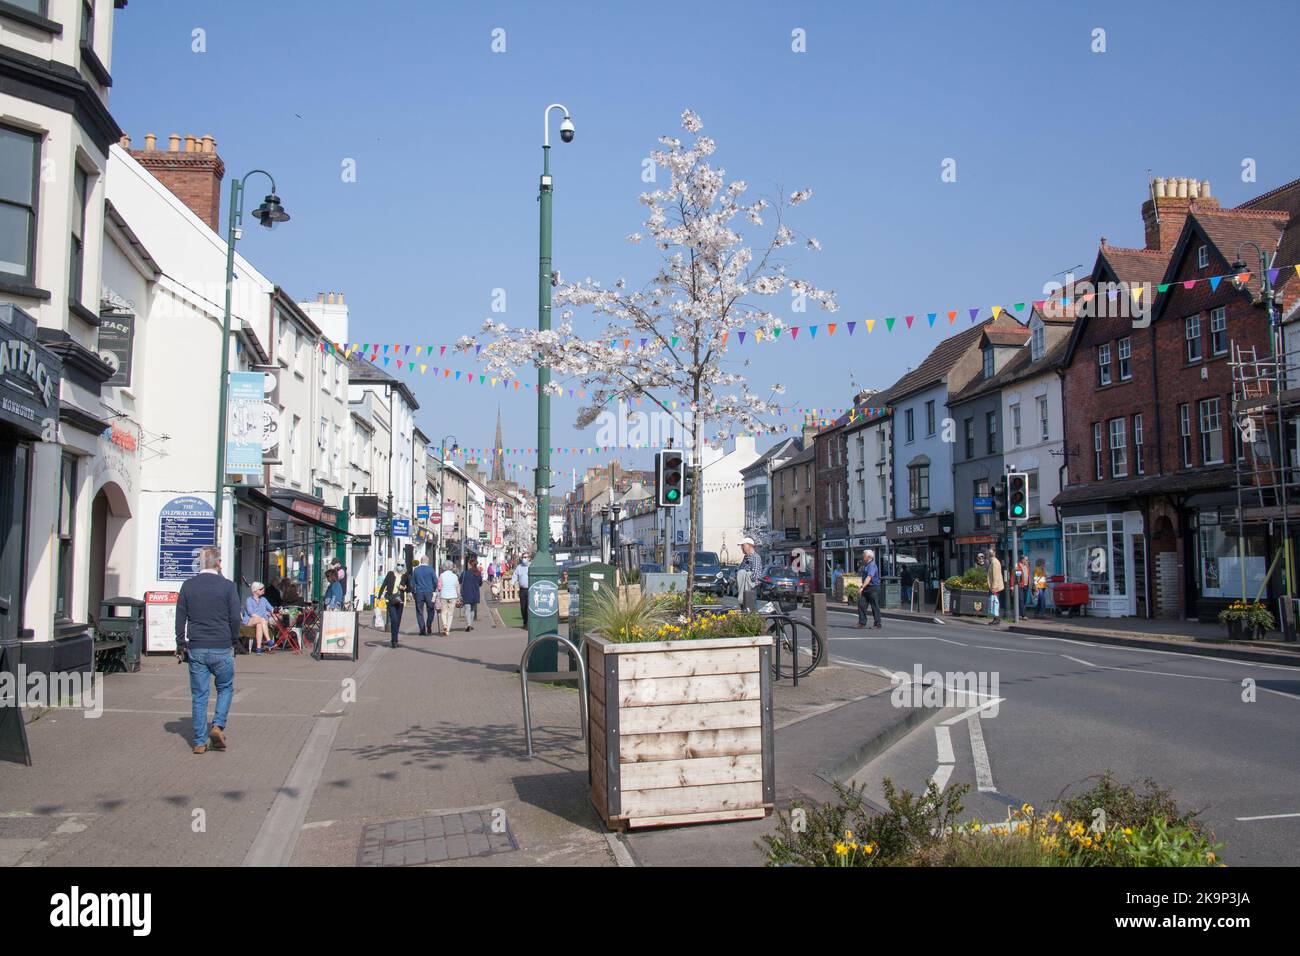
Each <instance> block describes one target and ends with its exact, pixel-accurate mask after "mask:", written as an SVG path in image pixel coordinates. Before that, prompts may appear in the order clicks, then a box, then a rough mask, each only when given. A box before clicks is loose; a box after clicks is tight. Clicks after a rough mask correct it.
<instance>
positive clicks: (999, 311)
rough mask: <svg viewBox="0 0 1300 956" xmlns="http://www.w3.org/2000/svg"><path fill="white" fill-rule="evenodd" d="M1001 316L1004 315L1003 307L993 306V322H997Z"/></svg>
mask: <svg viewBox="0 0 1300 956" xmlns="http://www.w3.org/2000/svg"><path fill="white" fill-rule="evenodd" d="M1001 314H1002V306H1000V305H995V306H993V321H995V322H996V321H997V318H998V316H999V315H1001Z"/></svg>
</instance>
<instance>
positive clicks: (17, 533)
mask: <svg viewBox="0 0 1300 956" xmlns="http://www.w3.org/2000/svg"><path fill="white" fill-rule="evenodd" d="M31 460H32V446H31V445H28V444H26V443H25V442H3V443H0V638H5V639H10V640H12V639H13V638H16V637H18V635H19V633H20V632H21V630H22V627H23V596H24V594H25V593H26V591H27V585H26V576H27V562H26V560H25V558H24V556H25V554H26V552H27V496H28V489H29V486H30V483H31Z"/></svg>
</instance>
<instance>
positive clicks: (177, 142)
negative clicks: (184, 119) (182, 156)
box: [167, 133, 181, 153]
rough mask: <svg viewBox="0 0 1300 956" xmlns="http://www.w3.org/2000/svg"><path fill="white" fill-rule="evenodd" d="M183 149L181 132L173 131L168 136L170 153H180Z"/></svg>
mask: <svg viewBox="0 0 1300 956" xmlns="http://www.w3.org/2000/svg"><path fill="white" fill-rule="evenodd" d="M180 149H181V137H180V134H179V133H172V134H171V135H170V136H168V137H167V151H168V152H169V153H179V152H180Z"/></svg>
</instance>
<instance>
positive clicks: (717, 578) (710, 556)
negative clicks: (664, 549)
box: [673, 551, 727, 596]
mask: <svg viewBox="0 0 1300 956" xmlns="http://www.w3.org/2000/svg"><path fill="white" fill-rule="evenodd" d="M673 569H674V570H676V571H682V572H684V571H685V570H686V552H685V551H679V552H678V553H677V554H675V555H673ZM695 590H697V591H703V592H704V593H705V594H716V595H718V596H722V595H724V594H726V593H727V584H726V577H725V576H724V575H723V573H722V562H721V561H719V560H718V553H717V552H716V551H696V552H695Z"/></svg>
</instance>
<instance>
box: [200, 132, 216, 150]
mask: <svg viewBox="0 0 1300 956" xmlns="http://www.w3.org/2000/svg"><path fill="white" fill-rule="evenodd" d="M216 151H217V141H216V140H215V139H213V138H212V134H211V133H208V134H207V135H206V136H204V137H203V152H205V153H215V152H216Z"/></svg>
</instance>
